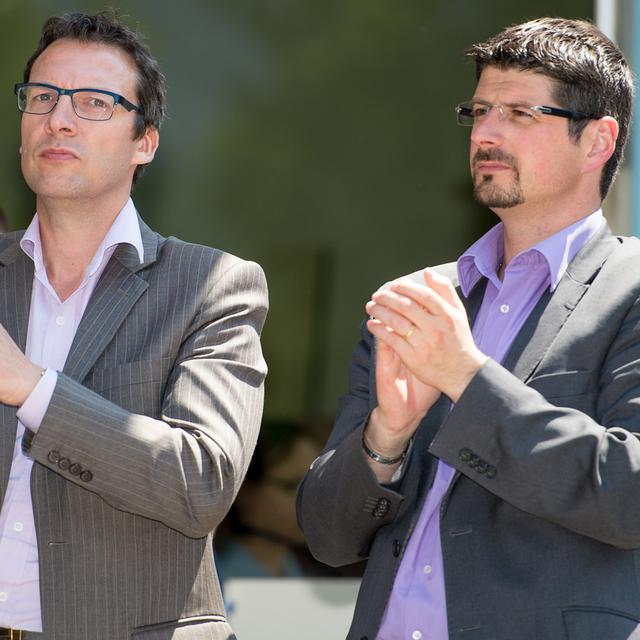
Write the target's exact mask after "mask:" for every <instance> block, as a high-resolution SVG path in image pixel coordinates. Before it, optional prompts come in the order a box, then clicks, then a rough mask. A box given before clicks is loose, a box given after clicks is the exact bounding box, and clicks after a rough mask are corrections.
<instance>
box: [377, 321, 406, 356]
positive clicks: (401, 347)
mask: <svg viewBox="0 0 640 640" xmlns="http://www.w3.org/2000/svg"><path fill="white" fill-rule="evenodd" d="M367 329H369V331H370V332H371V334H372V335H373V336H374V337H375V338H377V339H378V340H379V341H380V342H382V343H384V344H385V345H386V346H388V347H389V348H390V349H392V350H393V351H395V353H397V354H398V356H399V357H400V359H401V360H402V361H403V362H406V361H407V359H408V358H410V357H411V354H412V353H413V347H412V346H411V344H410V343H409V342H407V341H406V340H405V339H404V338H403V337H402V336H401V335H400V334H399V333H397V332H396V331H390V330H389V327H388V326H387V325H385V324H384V323H382V322H380V320H377V319H375V318H372V319H371V320H367Z"/></svg>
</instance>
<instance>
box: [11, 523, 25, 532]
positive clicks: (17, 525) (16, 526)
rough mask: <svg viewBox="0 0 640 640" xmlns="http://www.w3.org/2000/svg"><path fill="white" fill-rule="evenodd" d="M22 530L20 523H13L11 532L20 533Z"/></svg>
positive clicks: (22, 526)
mask: <svg viewBox="0 0 640 640" xmlns="http://www.w3.org/2000/svg"><path fill="white" fill-rule="evenodd" d="M23 529H24V525H23V524H22V522H14V523H13V530H14V531H22V530H23Z"/></svg>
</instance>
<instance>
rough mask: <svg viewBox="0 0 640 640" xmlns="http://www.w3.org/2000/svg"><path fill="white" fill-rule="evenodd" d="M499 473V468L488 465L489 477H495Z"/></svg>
mask: <svg viewBox="0 0 640 640" xmlns="http://www.w3.org/2000/svg"><path fill="white" fill-rule="evenodd" d="M497 473H498V470H497V469H496V468H495V467H494V466H492V465H489V466H488V467H487V478H489V479H491V478H495V477H496V474H497Z"/></svg>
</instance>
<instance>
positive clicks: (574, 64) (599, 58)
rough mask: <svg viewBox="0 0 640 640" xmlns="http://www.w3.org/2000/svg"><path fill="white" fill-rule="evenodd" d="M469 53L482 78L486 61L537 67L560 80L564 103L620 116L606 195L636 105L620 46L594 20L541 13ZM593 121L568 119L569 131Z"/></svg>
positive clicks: (603, 183)
mask: <svg viewBox="0 0 640 640" xmlns="http://www.w3.org/2000/svg"><path fill="white" fill-rule="evenodd" d="M466 54H467V55H468V56H470V57H471V58H472V59H473V60H475V63H476V77H477V78H480V74H481V73H482V71H483V69H484V68H485V67H487V66H496V67H503V68H517V69H521V70H525V71H535V72H537V73H541V74H543V75H545V76H548V77H550V78H552V79H553V80H555V89H554V91H553V98H554V99H555V100H557V101H558V104H559V106H561V107H564V108H565V109H572V110H574V111H581V112H582V113H586V114H587V115H591V116H593V117H594V118H601V117H603V116H612V117H613V118H615V119H616V120H617V122H618V125H619V129H620V130H619V134H618V140H617V143H616V148H615V151H614V153H613V155H612V156H611V158H609V160H608V161H607V163H606V164H605V166H604V169H603V171H602V177H601V180H600V195H601V197H602V198H603V199H604V197H605V196H606V195H607V192H608V190H609V187H610V186H611V183H612V182H613V179H614V177H615V175H616V173H617V171H618V165H619V164H620V161H621V160H622V156H623V152H624V146H625V144H626V141H627V135H628V133H629V126H630V124H631V113H632V107H633V93H634V89H633V78H632V75H631V72H630V70H629V66H628V65H627V62H626V60H625V58H624V56H623V55H622V52H621V51H620V50H619V49H618V47H617V46H616V45H615V44H614V43H613V42H611V40H609V38H607V37H606V36H605V35H604V34H603V33H602V32H601V31H600V30H599V29H597V28H596V27H595V26H594V25H593V24H591V23H590V22H587V21H584V20H566V19H564V18H539V19H538V20H532V21H530V22H525V23H524V24H519V25H515V26H512V27H509V28H507V29H505V30H504V31H502V32H501V33H499V34H497V35H496V36H493V37H492V38H489V39H488V40H486V41H485V42H480V43H478V44H474V45H473V46H472V47H470V48H469V49H468V50H467V51H466ZM588 122H589V121H588V120H569V135H570V136H571V137H572V138H573V139H574V140H576V141H577V140H579V139H580V136H581V135H582V132H583V131H584V128H585V127H586V126H587V124H588Z"/></svg>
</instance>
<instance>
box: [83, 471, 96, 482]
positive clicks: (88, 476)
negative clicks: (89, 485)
mask: <svg viewBox="0 0 640 640" xmlns="http://www.w3.org/2000/svg"><path fill="white" fill-rule="evenodd" d="M80 480H82V482H91V481H92V480H93V473H91V471H88V470H85V471H83V472H82V473H81V474H80Z"/></svg>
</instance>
